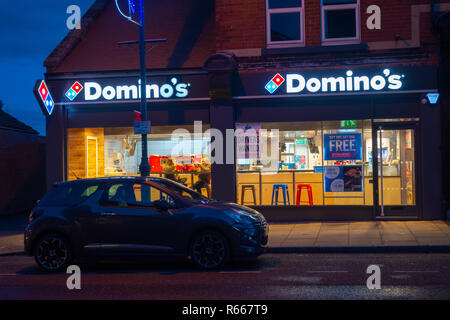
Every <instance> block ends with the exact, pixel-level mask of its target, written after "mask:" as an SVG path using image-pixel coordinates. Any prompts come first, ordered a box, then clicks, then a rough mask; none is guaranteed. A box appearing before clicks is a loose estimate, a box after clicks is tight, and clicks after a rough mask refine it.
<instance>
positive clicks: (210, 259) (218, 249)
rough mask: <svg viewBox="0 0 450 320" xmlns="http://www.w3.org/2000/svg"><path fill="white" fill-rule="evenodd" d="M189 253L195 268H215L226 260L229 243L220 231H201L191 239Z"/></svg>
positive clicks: (228, 254) (228, 253)
mask: <svg viewBox="0 0 450 320" xmlns="http://www.w3.org/2000/svg"><path fill="white" fill-rule="evenodd" d="M189 255H190V257H191V261H192V262H193V264H194V265H195V266H196V267H197V268H201V269H217V268H220V267H222V266H224V265H225V264H226V263H227V262H228V259H229V256H230V245H229V244H228V241H227V239H226V238H225V237H224V236H223V235H222V234H221V233H219V232H217V231H214V230H207V231H202V232H200V233H198V234H196V235H195V236H194V238H193V239H192V242H191V246H190V250H189Z"/></svg>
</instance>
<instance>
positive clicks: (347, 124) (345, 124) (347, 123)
mask: <svg viewBox="0 0 450 320" xmlns="http://www.w3.org/2000/svg"><path fill="white" fill-rule="evenodd" d="M345 128H356V120H341V129H345Z"/></svg>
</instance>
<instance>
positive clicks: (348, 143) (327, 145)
mask: <svg viewBox="0 0 450 320" xmlns="http://www.w3.org/2000/svg"><path fill="white" fill-rule="evenodd" d="M323 142H324V160H361V159H362V148H361V134H360V133H354V134H324V135H323Z"/></svg>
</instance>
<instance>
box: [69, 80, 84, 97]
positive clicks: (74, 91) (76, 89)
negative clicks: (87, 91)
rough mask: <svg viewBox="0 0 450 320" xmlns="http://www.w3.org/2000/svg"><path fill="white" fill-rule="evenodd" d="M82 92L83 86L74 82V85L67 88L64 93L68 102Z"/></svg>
mask: <svg viewBox="0 0 450 320" xmlns="http://www.w3.org/2000/svg"><path fill="white" fill-rule="evenodd" d="M81 90H83V86H82V85H81V83H79V82H78V81H75V83H74V84H73V85H72V86H71V87H70V88H69V90H67V91H66V93H65V96H66V97H67V99H69V100H70V101H73V99H75V98H76V97H77V95H78V94H79V93H80V92H81Z"/></svg>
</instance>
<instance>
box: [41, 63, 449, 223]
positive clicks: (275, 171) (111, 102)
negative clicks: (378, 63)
mask: <svg viewBox="0 0 450 320" xmlns="http://www.w3.org/2000/svg"><path fill="white" fill-rule="evenodd" d="M220 59H222V58H221V57H219V60H220ZM215 63H216V62H214V56H213V57H212V58H211V60H210V61H207V62H206V63H205V67H204V69H198V70H189V71H179V72H175V73H173V72H167V73H166V72H164V73H158V74H157V73H150V74H149V75H148V79H147V92H146V95H147V97H148V119H150V120H151V134H150V135H149V140H148V149H149V163H150V165H151V175H153V176H164V177H168V178H170V179H174V180H177V181H179V182H181V183H184V184H185V185H187V186H188V187H191V188H194V189H197V190H198V191H199V192H202V193H203V194H204V195H205V196H210V197H213V198H216V199H220V200H226V201H233V202H238V203H242V204H245V205H248V206H251V207H254V208H256V209H257V210H259V211H261V212H262V213H263V214H264V215H265V216H266V217H267V218H268V220H269V221H295V220H298V221H300V220H373V219H379V218H401V219H439V218H440V215H441V208H440V205H441V204H440V190H441V186H440V179H441V178H440V177H441V173H440V165H441V162H440V151H439V144H440V130H439V122H440V120H439V104H438V103H435V101H434V98H435V96H434V94H435V93H436V92H437V90H436V88H437V84H436V70H435V68H433V67H428V66H421V67H419V66H415V67H408V66H391V67H370V68H345V69H344V68H342V67H341V68H336V69H333V70H331V69H327V70H325V69H320V70H316V69H314V70H293V69H283V70H269V71H268V70H264V71H251V70H237V69H236V68H234V69H232V70H231V69H230V70H227V69H226V68H222V67H221V66H220V61H219V62H218V63H216V64H215ZM215 66H217V69H215ZM41 84H42V82H38V83H37V85H36V88H35V93H36V94H37V95H39V91H40V89H41V87H40V85H41ZM44 85H45V86H46V90H47V91H48V92H50V93H51V95H52V96H51V98H49V97H48V96H45V99H43V97H38V100H39V99H41V102H42V103H41V107H42V108H43V110H44V112H46V113H47V115H48V117H47V141H48V144H47V155H48V156H47V181H48V184H49V186H50V185H51V183H52V182H54V181H61V180H73V179H78V178H89V177H102V176H133V175H139V169H138V168H139V163H140V159H141V144H142V141H141V136H140V135H139V134H135V131H134V128H133V124H134V121H135V120H136V114H135V113H134V110H139V109H140V106H139V97H140V94H141V93H140V86H139V76H138V74H137V73H136V72H104V73H101V72H90V73H79V74H77V73H75V74H53V75H52V74H47V75H46V79H45V84H44ZM46 99H47V100H48V99H53V101H54V106H52V107H50V108H49V105H48V104H46V103H45V101H46ZM49 109H51V110H49ZM49 113H51V115H49ZM195 121H201V122H202V125H203V126H202V134H201V135H200V136H199V135H196V132H195V128H194V122H195ZM210 128H211V129H213V128H214V129H218V130H219V131H221V132H222V133H223V136H224V137H225V136H226V133H225V132H226V130H227V129H239V128H241V129H242V131H243V132H244V137H243V138H242V137H240V136H237V135H236V136H235V142H234V143H235V150H234V151H235V152H234V154H233V156H232V157H234V163H232V164H230V163H228V162H227V163H223V164H222V163H215V160H217V153H216V151H214V150H212V149H213V147H212V146H213V143H212V142H213V141H217V139H216V137H212V136H210V135H209V133H207V130H208V129H210ZM176 129H182V130H184V132H185V139H184V140H183V142H182V143H181V145H182V146H181V147H179V146H180V144H179V141H178V142H176V141H173V139H172V132H173V131H174V130H176ZM247 130H254V131H256V132H258V133H259V136H258V138H257V139H251V138H250V139H246V138H245V132H246V131H247ZM186 137H187V138H186ZM263 140H264V141H267V149H269V150H272V151H270V152H273V153H276V154H271V155H272V156H276V157H275V159H276V161H277V162H276V163H275V165H273V163H271V165H267V164H266V163H265V161H264V159H263V155H262V154H261V152H260V151H261V145H260V141H263ZM224 142H225V141H224ZM176 144H178V149H177V150H178V151H177V152H175V153H174V148H175V147H176ZM227 152H228V151H226V152H225V153H227ZM213 156H214V157H215V158H214V157H213ZM224 158H227V159H229V158H230V155H229V154H224Z"/></svg>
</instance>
